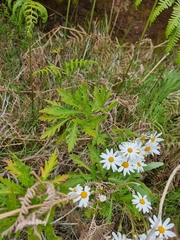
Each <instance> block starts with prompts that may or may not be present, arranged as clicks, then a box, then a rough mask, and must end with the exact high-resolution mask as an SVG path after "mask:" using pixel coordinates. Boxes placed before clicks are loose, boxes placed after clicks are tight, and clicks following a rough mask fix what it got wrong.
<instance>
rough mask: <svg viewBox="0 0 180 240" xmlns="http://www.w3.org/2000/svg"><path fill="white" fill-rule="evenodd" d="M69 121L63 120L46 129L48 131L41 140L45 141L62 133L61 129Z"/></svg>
mask: <svg viewBox="0 0 180 240" xmlns="http://www.w3.org/2000/svg"><path fill="white" fill-rule="evenodd" d="M68 120H69V119H68V118H67V119H62V120H61V121H59V122H58V123H55V124H51V126H50V127H47V128H46V131H45V132H44V133H43V134H42V135H41V137H40V139H44V138H46V137H51V136H54V135H55V133H56V132H57V131H58V132H59V131H60V128H61V127H62V126H63V125H64V124H65V123H66V122H67V121H68Z"/></svg>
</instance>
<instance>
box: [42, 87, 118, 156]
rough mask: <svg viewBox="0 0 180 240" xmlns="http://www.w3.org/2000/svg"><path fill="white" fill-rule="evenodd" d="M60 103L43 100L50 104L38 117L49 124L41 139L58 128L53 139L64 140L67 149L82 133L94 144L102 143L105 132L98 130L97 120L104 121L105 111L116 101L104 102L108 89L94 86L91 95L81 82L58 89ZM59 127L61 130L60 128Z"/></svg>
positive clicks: (108, 96) (107, 96) (71, 147)
mask: <svg viewBox="0 0 180 240" xmlns="http://www.w3.org/2000/svg"><path fill="white" fill-rule="evenodd" d="M58 93H59V95H60V97H61V102H62V103H64V104H65V105H62V104H61V103H57V102H54V101H47V102H48V103H49V104H50V106H48V107H46V108H44V109H43V110H41V111H40V112H41V113H43V115H42V116H41V117H40V120H42V121H47V122H50V123H51V125H50V127H48V128H47V129H46V131H45V132H44V133H43V135H42V136H41V139H43V138H46V137H50V136H54V135H55V133H56V132H60V131H61V135H60V137H59V138H58V140H57V142H58V143H60V142H61V141H62V140H65V141H66V143H67V145H68V151H69V152H71V151H72V149H73V148H74V146H75V145H76V143H77V141H78V137H80V136H83V134H84V133H85V134H86V135H88V136H90V137H91V138H92V139H93V142H94V144H98V145H99V144H105V136H104V135H103V134H102V133H101V128H100V123H102V122H103V121H105V119H106V118H107V114H108V112H109V111H110V110H112V109H113V108H114V106H115V105H116V104H117V102H113V103H111V104H107V105H106V103H107V101H108V100H109V98H110V94H111V91H107V90H106V88H105V87H103V86H102V87H101V88H100V89H98V88H97V87H94V91H93V97H90V94H89V93H88V91H87V86H86V84H85V83H82V85H81V86H80V87H79V89H77V90H76V91H75V93H74V92H72V91H71V90H63V89H58ZM62 127H63V128H64V130H62Z"/></svg>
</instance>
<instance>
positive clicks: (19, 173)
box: [5, 152, 34, 187]
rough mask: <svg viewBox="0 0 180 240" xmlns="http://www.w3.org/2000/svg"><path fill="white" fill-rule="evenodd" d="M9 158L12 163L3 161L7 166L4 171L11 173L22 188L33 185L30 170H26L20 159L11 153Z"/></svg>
mask: <svg viewBox="0 0 180 240" xmlns="http://www.w3.org/2000/svg"><path fill="white" fill-rule="evenodd" d="M11 156H12V159H13V161H11V160H6V161H5V162H6V163H7V164H8V166H7V167H6V169H7V170H9V171H10V172H11V173H13V174H14V175H15V176H16V177H17V178H18V180H19V181H20V182H21V183H22V185H23V186H25V187H31V186H32V185H33V184H34V178H33V176H32V175H31V169H30V168H28V167H27V166H26V165H25V164H24V163H22V162H21V161H20V159H19V158H18V157H17V156H16V155H15V154H13V153H12V152H11Z"/></svg>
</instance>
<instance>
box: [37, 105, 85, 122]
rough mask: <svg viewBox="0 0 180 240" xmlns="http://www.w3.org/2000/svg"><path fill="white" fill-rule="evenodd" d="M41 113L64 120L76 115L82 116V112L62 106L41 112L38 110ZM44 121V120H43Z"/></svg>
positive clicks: (50, 107)
mask: <svg viewBox="0 0 180 240" xmlns="http://www.w3.org/2000/svg"><path fill="white" fill-rule="evenodd" d="M40 112H41V113H46V114H49V115H51V116H55V117H59V118H66V117H70V116H73V115H76V114H82V113H83V112H82V111H79V110H76V109H73V108H67V107H64V106H49V107H46V108H44V109H42V110H40ZM44 120H45V119H44Z"/></svg>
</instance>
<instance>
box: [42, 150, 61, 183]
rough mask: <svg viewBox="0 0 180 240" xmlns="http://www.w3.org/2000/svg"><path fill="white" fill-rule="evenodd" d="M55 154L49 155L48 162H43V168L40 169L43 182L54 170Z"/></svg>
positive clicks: (55, 163)
mask: <svg viewBox="0 0 180 240" xmlns="http://www.w3.org/2000/svg"><path fill="white" fill-rule="evenodd" d="M57 157H58V156H57V152H56V151H54V153H53V154H52V155H51V157H50V158H49V160H48V161H45V166H44V168H42V167H41V176H42V179H43V181H46V180H47V179H48V177H49V175H50V173H51V172H52V171H53V170H54V169H55V167H56V165H57V162H58V160H57Z"/></svg>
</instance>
